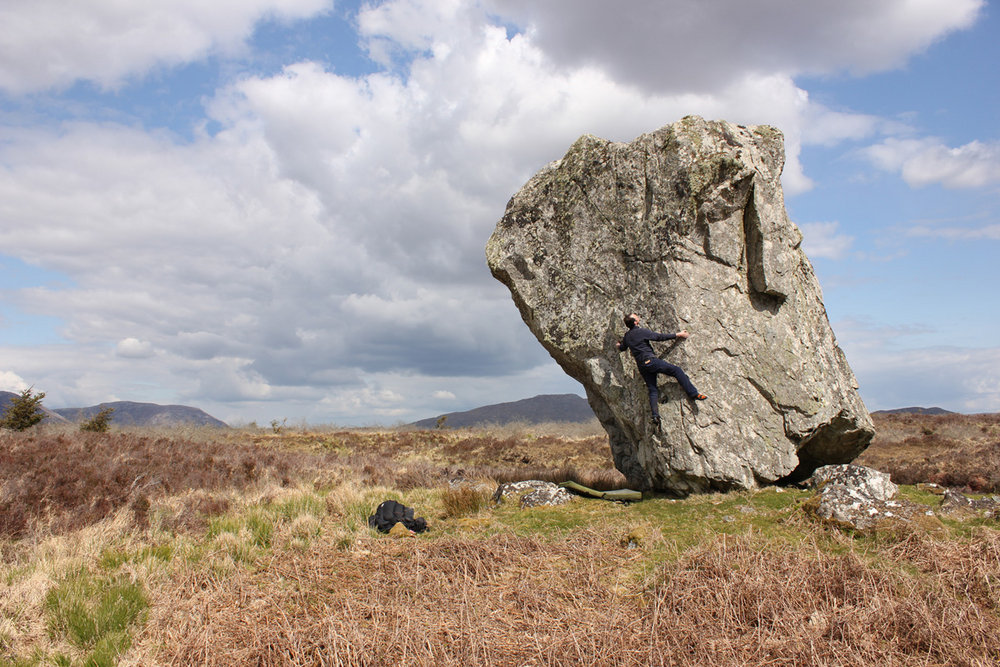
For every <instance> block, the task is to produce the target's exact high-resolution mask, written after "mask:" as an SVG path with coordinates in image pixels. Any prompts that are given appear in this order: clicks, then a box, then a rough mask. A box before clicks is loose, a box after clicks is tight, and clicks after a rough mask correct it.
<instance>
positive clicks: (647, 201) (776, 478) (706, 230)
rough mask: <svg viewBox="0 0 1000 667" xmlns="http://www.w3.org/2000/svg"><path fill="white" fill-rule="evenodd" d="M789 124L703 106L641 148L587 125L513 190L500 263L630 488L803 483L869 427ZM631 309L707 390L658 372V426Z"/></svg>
mask: <svg viewBox="0 0 1000 667" xmlns="http://www.w3.org/2000/svg"><path fill="white" fill-rule="evenodd" d="M783 165H784V142H783V137H782V135H781V133H780V132H779V131H778V130H776V129H774V128H771V127H767V126H756V127H742V126H738V125H734V124H732V123H727V122H723V121H711V122H710V121H705V120H702V119H701V118H697V117H693V116H691V117H687V118H684V119H683V120H681V121H679V122H677V123H675V124H673V125H668V126H666V127H663V128H661V129H659V130H657V131H655V132H652V133H649V134H644V135H642V136H640V137H638V138H637V139H635V140H634V141H632V142H630V143H627V144H626V143H615V142H611V141H606V140H603V139H599V138H597V137H593V136H589V135H588V136H583V137H581V138H580V139H578V140H577V141H576V143H574V144H573V145H572V146H571V147H570V149H569V151H568V152H567V153H566V155H565V156H564V157H563V158H562V159H561V160H558V161H556V162H553V163H552V164H549V165H548V166H546V167H545V168H543V169H542V170H541V171H540V172H539V173H538V174H536V175H535V176H534V177H533V178H532V179H531V180H529V181H528V183H526V184H525V185H524V187H522V188H521V190H520V191H519V192H518V193H517V194H516V195H514V197H513V198H512V199H511V200H510V203H509V204H508V205H507V210H506V212H505V214H504V216H503V218H502V219H501V220H500V222H498V223H497V226H496V229H495V231H494V233H493V236H492V237H491V238H490V240H489V243H488V244H487V246H486V256H487V262H488V264H489V266H490V270H491V271H492V272H493V275H494V276H495V277H496V278H497V279H498V280H500V281H501V282H503V283H504V284H505V285H507V287H508V288H509V289H510V291H511V294H512V296H513V298H514V301H515V303H516V304H517V307H518V309H519V310H520V312H521V316H522V317H523V318H524V321H525V322H526V323H527V324H528V326H529V327H530V329H531V331H532V332H533V333H534V334H535V336H536V337H537V338H538V340H539V341H540V342H541V343H542V345H543V346H544V347H545V348H546V349H547V350H548V351H549V353H550V354H551V355H552V356H553V358H555V360H556V361H557V362H558V363H559V365H560V366H562V368H563V369H564V370H565V371H566V372H567V373H568V374H569V375H570V376H572V377H573V378H575V379H576V380H578V381H579V382H580V383H581V384H583V386H584V388H585V389H586V392H587V399H588V401H589V402H590V405H591V407H592V408H593V410H594V412H595V413H596V415H597V417H598V418H599V419H600V421H601V423H602V424H603V425H604V428H605V429H606V430H607V432H608V434H609V436H610V441H611V449H612V454H613V455H614V459H615V464H616V466H617V467H618V469H619V470H620V471H621V472H622V473H624V475H625V476H626V478H627V479H628V481H629V486H631V487H632V488H639V489H643V490H646V489H653V490H665V491H672V492H676V493H682V494H683V493H690V492H694V491H705V490H708V489H720V490H725V489H731V488H753V487H756V486H758V485H763V484H769V483H773V482H781V481H800V480H804V479H806V478H807V477H809V475H810V474H811V473H812V471H813V470H815V469H816V468H817V467H819V466H821V465H825V464H832V463H847V462H849V461H851V460H853V459H854V457H855V456H857V455H858V454H859V453H860V452H861V451H863V450H864V449H865V447H867V446H868V443H869V442H870V441H871V438H872V436H873V435H874V427H873V425H872V422H871V418H870V416H869V414H868V411H867V410H866V409H865V406H864V404H863V403H862V401H861V399H860V397H859V396H858V394H857V382H856V380H855V378H854V374H853V373H852V371H851V369H850V367H849V366H848V364H847V361H846V359H845V357H844V355H843V353H842V352H841V350H840V348H839V347H838V346H837V342H836V340H835V338H834V335H833V331H832V330H831V328H830V324H829V322H828V320H827V316H826V310H825V308H824V307H823V299H822V293H821V291H820V287H819V283H818V282H817V280H816V277H815V274H814V273H813V270H812V266H811V264H810V263H809V260H808V259H807V258H806V256H805V254H804V253H803V251H802V250H801V248H800V247H799V246H800V243H801V240H802V236H801V234H800V232H799V230H798V228H797V227H796V226H795V225H794V224H792V223H791V221H789V220H788V217H787V215H786V213H785V207H784V199H783V195H782V191H781V184H780V176H781V170H782V167H783ZM632 311H635V312H637V313H639V315H640V316H642V318H643V325H644V326H647V327H649V328H651V329H653V330H654V331H661V332H676V331H679V330H681V329H687V330H688V331H690V332H691V337H690V338H689V339H687V340H685V341H678V342H676V343H675V344H672V345H671V344H669V343H660V344H656V343H654V347H655V346H657V345H658V347H657V348H656V349H657V352H660V353H661V356H662V357H664V358H665V359H666V360H667V361H669V362H670V363H674V364H677V365H679V366H681V367H682V368H684V369H685V370H686V371H687V373H688V375H690V376H691V379H692V380H693V381H694V383H695V385H696V386H697V387H698V389H699V390H700V391H702V392H704V393H706V394H708V395H709V400H707V401H701V402H698V403H694V402H692V401H690V400H688V399H687V397H686V396H685V395H684V393H683V392H682V391H681V390H680V388H679V387H678V385H677V383H676V382H675V381H674V380H673V379H671V378H667V377H666V376H660V378H661V379H660V401H661V404H662V405H661V406H660V413H661V417H662V420H663V424H662V429H661V430H660V431H656V430H655V429H654V428H653V427H652V425H651V423H650V414H649V403H648V400H647V396H646V387H645V385H644V383H643V382H642V379H641V378H640V376H639V374H638V371H637V369H636V367H635V363H634V361H633V360H632V358H631V355H629V354H627V353H625V354H622V353H619V352H618V350H617V349H616V348H615V343H616V341H618V340H619V339H621V337H622V335H623V334H624V332H625V325H624V324H623V323H622V317H623V316H624V315H626V314H628V313H630V312H632Z"/></svg>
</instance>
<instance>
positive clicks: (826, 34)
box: [489, 0, 986, 91]
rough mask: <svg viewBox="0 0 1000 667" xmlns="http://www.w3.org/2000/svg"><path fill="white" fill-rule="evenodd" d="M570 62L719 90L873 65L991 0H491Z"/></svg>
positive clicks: (682, 87) (892, 63) (901, 54)
mask: <svg viewBox="0 0 1000 667" xmlns="http://www.w3.org/2000/svg"><path fill="white" fill-rule="evenodd" d="M489 4H490V6H492V7H493V8H494V9H495V11H497V12H498V13H500V14H501V15H504V16H507V17H510V18H512V19H514V20H515V21H517V22H520V23H525V22H526V23H527V24H528V25H530V29H529V34H530V35H531V37H532V40H533V42H534V43H536V44H537V45H538V46H539V47H540V48H541V49H542V50H543V51H544V52H545V53H546V54H547V55H548V56H549V57H551V58H552V59H553V60H554V61H555V62H557V63H559V64H560V65H562V66H565V67H576V66H579V65H594V66H597V67H600V68H602V69H603V70H604V71H606V72H608V73H609V74H611V75H612V76H613V77H614V78H615V79H617V80H620V81H627V82H632V83H635V84H637V85H640V86H642V87H643V88H645V89H647V90H657V91H691V90H703V91H712V90H717V89H718V88H719V87H721V86H725V85H727V84H731V83H732V82H733V81H735V80H738V79H739V78H742V77H743V76H744V75H745V74H746V73H764V72H768V73H775V72H778V73H783V74H787V75H798V74H825V73H833V72H839V71H844V70H846V71H850V72H852V73H855V74H861V73H869V72H874V71H879V70H885V69H888V68H892V67H898V66H899V65H902V64H903V63H905V62H906V60H907V59H908V58H909V57H910V56H912V55H913V54H914V53H918V52H920V51H921V50H923V49H925V48H926V47H927V46H929V45H930V44H932V43H933V42H935V41H937V40H938V39H941V38H942V37H943V36H944V35H946V34H948V33H950V32H952V31H954V30H959V29H963V28H967V27H969V26H970V25H972V23H973V22H974V21H975V20H976V18H977V16H978V15H979V14H980V12H981V11H982V10H983V8H984V7H985V4H986V3H985V0H947V1H942V0H880V1H879V2H870V1H869V0H839V1H837V2H801V1H800V0H766V1H764V2H745V0H716V1H714V2H704V0H670V1H669V2H664V1H662V0H635V1H633V2H629V3H628V4H627V5H622V4H619V3H613V2H606V1H605V0H547V1H546V2H537V1H535V0H490V2H489Z"/></svg>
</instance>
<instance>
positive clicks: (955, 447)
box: [857, 414, 1000, 493]
mask: <svg viewBox="0 0 1000 667" xmlns="http://www.w3.org/2000/svg"><path fill="white" fill-rule="evenodd" d="M874 419H875V427H876V429H877V435H876V436H875V439H874V440H873V441H872V444H871V446H870V447H869V448H868V450H867V451H865V452H864V453H863V454H862V455H861V456H860V457H858V459H857V463H859V464H861V465H867V466H871V467H873V468H876V469H878V470H882V471H885V472H887V473H889V474H890V475H891V477H892V480H893V481H894V482H896V483H897V484H916V483H918V482H933V483H936V484H940V485H942V486H950V487H956V488H960V489H963V490H966V491H971V492H980V493H997V492H1000V414H985V415H960V414H951V415H938V416H936V415H906V414H903V415H874Z"/></svg>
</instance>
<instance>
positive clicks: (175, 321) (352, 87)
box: [0, 0, 1000, 425]
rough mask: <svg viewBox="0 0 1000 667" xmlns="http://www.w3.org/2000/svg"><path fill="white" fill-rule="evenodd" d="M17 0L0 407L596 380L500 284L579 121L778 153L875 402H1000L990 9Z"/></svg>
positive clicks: (8, 53) (582, 125)
mask: <svg viewBox="0 0 1000 667" xmlns="http://www.w3.org/2000/svg"><path fill="white" fill-rule="evenodd" d="M622 7H623V5H621V4H620V3H607V2H600V1H598V0H552V1H550V2H546V3H536V2H529V1H528V0H436V1H433V2H432V1H427V0H388V1H385V2H377V3H360V2H331V1H330V0H217V1H216V2H213V3H203V2H187V1H183V2H181V1H179V2H174V3H118V2H111V1H110V0H86V1H83V0H81V1H79V2H75V3H72V4H70V5H67V4H66V3H64V2H60V1H58V0H37V1H36V2H32V3H7V4H5V5H4V6H3V7H0V23H2V24H3V25H5V26H8V29H5V30H4V31H3V33H4V34H3V35H0V389H7V390H19V389H22V388H24V387H27V386H34V387H35V388H36V389H37V390H42V391H45V392H46V394H47V398H46V404H47V405H49V406H50V407H70V406H82V405H92V404H96V403H99V402H102V401H109V400H135V401H152V402H159V403H183V404H189V405H196V406H198V407H201V408H203V409H205V410H207V411H209V412H210V413H212V414H213V415H215V416H217V417H219V418H221V419H224V420H226V421H229V422H231V423H240V422H248V421H251V420H257V421H258V422H260V423H267V422H269V421H270V420H271V419H274V418H278V419H281V418H288V419H289V420H290V421H292V422H294V421H297V420H305V421H308V422H309V423H338V424H351V425H354V424H361V425H365V424H394V423H400V422H407V421H412V420H414V419H419V418H423V417H427V416H433V415H436V414H440V413H443V412H450V411H453V410H462V409H467V408H471V407H476V406H478V405H483V404H487V403H495V402H501V401H509V400H516V399H520V398H524V397H527V396H532V395H535V394H541V393H563V392H576V393H581V388H580V387H579V385H577V384H576V382H575V381H573V380H571V379H569V378H568V377H566V376H565V374H564V373H563V372H562V371H561V370H560V369H559V368H558V367H557V366H556V365H555V363H554V362H552V361H551V360H550V359H549V358H548V355H547V354H546V353H545V352H544V350H543V349H542V348H541V346H540V345H539V344H538V343H537V342H536V341H535V340H534V338H533V337H532V336H531V334H530V333H529V332H528V331H527V328H526V327H525V326H524V324H523V323H522V322H521V320H520V317H519V316H518V314H517V312H516V309H515V308H514V306H513V304H512V303H511V300H510V297H509V294H508V293H507V292H506V289H505V288H503V287H502V286H501V285H499V284H498V283H496V281H494V280H493V279H492V278H491V277H490V275H489V271H488V270H487V268H486V266H485V260H484V256H483V246H484V245H485V242H486V239H487V238H488V237H489V234H490V233H491V232H492V229H493V226H494V225H495V223H496V221H497V220H498V219H499V218H500V216H501V215H502V213H503V208H504V206H505V204H506V202H507V199H508V198H509V197H510V196H511V195H512V194H513V193H514V192H515V191H516V190H517V189H518V188H519V187H520V186H521V185H522V184H523V183H524V182H525V181H526V180H527V179H528V178H529V177H530V176H531V175H532V174H533V173H534V172H535V171H537V169H538V168H540V167H541V166H542V165H544V164H545V163H547V162H549V161H551V160H553V159H556V158H558V157H560V156H561V155H562V154H563V153H564V152H565V150H566V148H567V147H568V146H569V145H570V144H571V143H572V142H573V140H575V139H576V138H577V137H578V136H579V135H581V134H584V133H591V134H596V135H598V136H603V137H607V138H609V139H614V140H621V141H626V140H630V139H632V138H634V137H635V136H637V135H638V134H641V133H642V132H646V131H650V130H653V129H656V128H657V127H660V126H662V125H665V124H667V123H670V122H673V121H675V120H677V119H679V118H681V117H683V116H684V115H687V114H699V115H702V116H704V117H706V118H722V119H726V120H731V121H734V122H739V123H744V124H747V123H751V124H755V123H767V124H771V125H775V126H777V127H779V128H780V129H781V130H782V131H783V132H784V133H785V137H786V154H787V160H786V169H785V173H784V176H783V182H784V186H785V196H786V206H787V208H788V212H789V215H790V217H791V218H792V220H793V221H795V222H796V223H797V224H799V225H800V227H801V228H802V230H803V234H804V236H805V248H806V251H807V253H808V254H809V256H810V258H811V259H812V261H813V264H814V266H815V268H816V272H817V275H818V276H819V279H820V282H821V285H822V286H823V290H824V295H825V303H826V307H827V311H828V313H829V317H830V320H831V323H832V325H833V327H834V331H835V332H836V334H837V337H838V340H839V342H840V344H841V346H842V347H843V348H844V350H845V352H846V354H847V357H848V360H849V361H850V363H851V365H852V367H853V368H854V370H855V373H856V375H857V376H858V380H859V383H860V385H861V386H860V391H861V395H862V397H863V398H864V400H865V402H866V404H867V405H868V407H869V408H870V409H873V410H874V409H882V408H894V407H902V406H908V405H926V406H929V405H938V406H941V407H945V408H948V409H951V410H957V411H962V412H995V411H998V410H1000V340H998V336H997V334H996V332H997V331H998V328H1000V322H998V319H1000V316H998V315H997V312H998V310H1000V308H998V305H1000V304H998V301H1000V300H998V298H997V297H996V293H995V287H994V285H995V283H996V278H995V277H994V276H995V274H996V270H995V265H996V264H997V260H998V259H1000V252H998V250H1000V211H998V209H1000V197H998V192H1000V138H998V136H997V130H996V119H997V117H998V113H997V112H998V109H1000V85H998V83H1000V82H998V80H997V79H998V77H997V74H996V72H995V64H996V63H997V62H998V61H1000V47H998V43H1000V39H998V38H1000V19H998V17H997V16H996V7H995V5H993V4H990V3H987V2H985V1H983V0H884V1H883V2H880V3H871V2H868V1H867V0H864V1H862V0H839V1H838V2H815V3H801V2H798V1H797V0H768V1H767V2H759V3H746V2H743V1H738V0H719V1H718V2H715V3H704V2H701V1H700V0H667V1H663V0H635V1H634V2H631V3H629V4H628V5H627V10H624V11H623V10H622V9H621V8H622Z"/></svg>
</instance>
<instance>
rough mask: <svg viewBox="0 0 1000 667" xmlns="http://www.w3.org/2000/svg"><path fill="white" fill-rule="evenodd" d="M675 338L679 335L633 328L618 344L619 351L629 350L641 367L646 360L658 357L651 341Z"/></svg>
mask: <svg viewBox="0 0 1000 667" xmlns="http://www.w3.org/2000/svg"><path fill="white" fill-rule="evenodd" d="M674 338H677V334H672V333H656V332H655V331H650V330H649V329H644V328H643V327H632V328H631V329H629V330H628V331H627V332H626V333H625V337H624V338H622V340H621V342H620V343H618V349H619V350H621V351H622V352H624V351H625V348H628V351H629V352H631V353H632V356H633V357H635V363H637V364H639V365H640V367H641V365H642V362H644V361H645V360H646V359H652V358H655V357H656V353H655V352H653V346H652V345H650V344H649V341H651V340H673V339H674Z"/></svg>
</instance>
